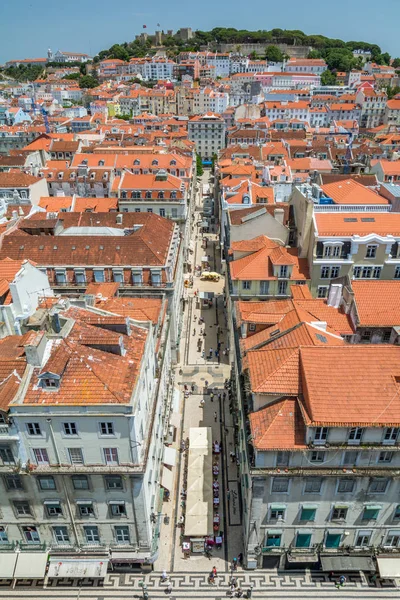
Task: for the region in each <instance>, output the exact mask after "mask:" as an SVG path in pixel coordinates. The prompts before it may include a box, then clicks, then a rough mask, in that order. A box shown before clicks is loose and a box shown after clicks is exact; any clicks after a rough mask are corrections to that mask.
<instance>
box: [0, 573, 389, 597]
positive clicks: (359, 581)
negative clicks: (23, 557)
mask: <svg viewBox="0 0 400 600" xmlns="http://www.w3.org/2000/svg"><path fill="white" fill-rule="evenodd" d="M143 579H144V581H145V583H146V585H147V591H148V594H149V600H151V599H152V598H170V599H171V600H174V599H175V598H188V599H190V598H196V599H203V598H204V599H206V598H209V599H214V598H215V599H220V598H227V597H229V579H230V574H229V573H221V574H219V575H218V578H217V583H216V585H210V584H209V583H208V581H207V575H206V574H205V573H204V571H203V572H192V573H174V574H173V575H171V583H172V593H171V594H167V592H166V584H165V583H161V581H160V574H159V573H156V572H153V573H151V574H148V575H145V576H144V577H142V576H141V575H136V574H113V573H110V574H108V575H107V577H106V578H105V580H104V583H103V584H102V585H99V584H98V583H97V582H94V581H91V580H85V582H84V584H83V585H82V586H79V582H78V581H74V580H70V581H68V582H67V581H65V580H52V581H51V582H49V585H48V587H47V588H46V589H45V590H43V587H42V586H43V581H38V582H32V581H29V582H22V581H21V582H20V584H19V585H18V586H17V587H16V588H15V590H13V591H11V590H10V589H9V585H10V584H9V583H6V582H3V584H5V585H1V583H2V582H0V599H2V598H9V597H10V596H11V597H19V598H32V599H36V598H51V599H52V600H59V599H60V600H61V599H63V600H66V599H68V600H69V599H71V600H73V599H77V600H79V599H81V598H90V599H93V600H96V599H97V600H108V599H110V600H118V599H119V598H142V597H143V594H142V591H141V587H140V585H139V584H140V582H141V581H142V580H143ZM237 579H238V583H239V585H241V587H242V589H243V590H244V591H245V592H247V590H248V589H249V587H250V584H253V585H254V588H253V594H252V597H253V598H265V599H268V600H269V599H270V598H279V599H287V600H291V599H292V598H293V599H298V600H303V599H306V598H307V599H309V598H315V599H322V598H340V599H347V600H351V599H353V598H357V599H360V598H371V599H373V598H378V599H380V600H385V599H387V598H390V599H394V598H398V597H399V589H398V588H397V587H396V586H395V584H394V583H393V582H386V583H385V582H383V581H379V580H377V581H372V580H371V579H370V578H366V577H364V575H353V576H352V575H349V576H348V577H347V582H346V584H345V586H344V587H343V588H340V589H337V588H336V587H335V581H333V580H331V579H330V577H329V575H328V574H324V573H319V572H318V573H317V572H309V571H305V572H293V573H284V574H282V573H277V572H276V571H268V572H265V571H263V572H261V571H255V572H248V571H247V572H244V571H239V572H238V573H237Z"/></svg>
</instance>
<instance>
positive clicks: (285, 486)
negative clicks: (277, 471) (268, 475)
mask: <svg viewBox="0 0 400 600" xmlns="http://www.w3.org/2000/svg"><path fill="white" fill-rule="evenodd" d="M288 491H289V479H286V478H284V477H274V478H273V479H272V488H271V493H273V492H278V493H283V494H287V493H288Z"/></svg>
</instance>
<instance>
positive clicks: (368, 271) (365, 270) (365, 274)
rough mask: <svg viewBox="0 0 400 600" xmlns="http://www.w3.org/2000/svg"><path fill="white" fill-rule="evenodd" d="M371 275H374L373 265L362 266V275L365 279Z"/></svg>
mask: <svg viewBox="0 0 400 600" xmlns="http://www.w3.org/2000/svg"><path fill="white" fill-rule="evenodd" d="M371 275H372V267H363V268H362V273H361V277H363V278H364V279H370V277H371Z"/></svg>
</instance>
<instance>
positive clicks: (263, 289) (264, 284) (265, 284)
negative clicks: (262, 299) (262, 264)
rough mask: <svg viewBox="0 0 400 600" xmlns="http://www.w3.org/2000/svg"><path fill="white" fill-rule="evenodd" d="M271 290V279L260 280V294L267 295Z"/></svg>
mask: <svg viewBox="0 0 400 600" xmlns="http://www.w3.org/2000/svg"><path fill="white" fill-rule="evenodd" d="M268 290H269V281H260V294H263V295H266V294H268Z"/></svg>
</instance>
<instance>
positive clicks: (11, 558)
mask: <svg viewBox="0 0 400 600" xmlns="http://www.w3.org/2000/svg"><path fill="white" fill-rule="evenodd" d="M17 557H18V554H17V553H16V552H2V553H1V557H0V579H12V578H13V577H14V569H15V563H16V562H17Z"/></svg>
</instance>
